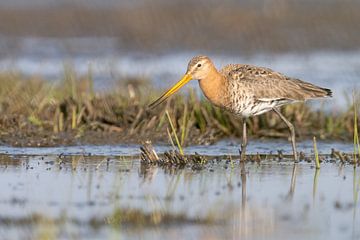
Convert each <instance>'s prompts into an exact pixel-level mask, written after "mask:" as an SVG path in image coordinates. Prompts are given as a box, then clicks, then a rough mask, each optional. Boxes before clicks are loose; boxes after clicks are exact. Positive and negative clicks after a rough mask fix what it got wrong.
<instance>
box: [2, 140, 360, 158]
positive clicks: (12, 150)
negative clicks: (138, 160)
mask: <svg viewBox="0 0 360 240" xmlns="http://www.w3.org/2000/svg"><path fill="white" fill-rule="evenodd" d="M239 146H240V141H239V140H238V139H234V140H232V139H226V140H223V141H219V142H216V143H215V144H213V145H209V146H207V145H193V146H188V147H186V148H185V149H184V151H185V153H186V154H193V153H195V152H197V153H199V154H201V155H206V156H219V155H238V154H239ZM297 147H298V151H301V152H304V153H305V155H308V156H311V155H313V142H312V141H309V140H307V141H301V142H297ZM317 147H318V151H319V153H320V154H324V155H327V154H330V153H331V149H335V150H337V151H341V152H345V153H352V152H353V150H354V146H353V144H352V143H349V142H341V141H321V140H318V141H317ZM155 149H156V151H157V152H158V153H163V152H165V151H167V150H170V149H172V147H171V146H169V145H156V146H155ZM278 151H281V152H282V153H284V154H291V153H292V148H291V144H290V142H288V141H286V140H282V139H279V140H274V139H271V140H251V139H250V140H249V144H248V147H247V153H249V154H257V153H260V154H277V153H278ZM0 154H8V155H60V154H65V155H96V156H134V155H138V154H140V145H137V144H119V145H104V146H101V145H100V146H93V145H82V146H64V147H42V148H36V147H10V146H0Z"/></svg>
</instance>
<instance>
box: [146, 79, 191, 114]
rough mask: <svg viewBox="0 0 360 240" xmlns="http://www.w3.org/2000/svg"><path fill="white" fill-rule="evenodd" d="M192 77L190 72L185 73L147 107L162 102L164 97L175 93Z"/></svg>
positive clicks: (166, 97) (152, 106)
mask: <svg viewBox="0 0 360 240" xmlns="http://www.w3.org/2000/svg"><path fill="white" fill-rule="evenodd" d="M191 79H192V76H191V75H190V74H185V75H184V77H183V78H182V79H181V80H180V81H178V82H177V83H176V84H175V85H174V86H173V87H171V88H170V89H169V90H167V91H166V92H165V93H164V94H163V95H161V97H159V98H158V99H156V100H155V101H154V102H152V103H151V104H150V105H149V107H150V108H154V107H156V106H158V105H159V104H161V103H162V102H164V101H165V100H166V99H168V98H169V97H170V96H171V95H173V94H174V93H176V92H177V91H178V90H179V89H180V88H181V87H182V86H184V85H185V84H187V83H188V82H189V81H190V80H191Z"/></svg>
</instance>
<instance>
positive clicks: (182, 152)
mask: <svg viewBox="0 0 360 240" xmlns="http://www.w3.org/2000/svg"><path fill="white" fill-rule="evenodd" d="M165 114H166V117H167V119H168V122H169V124H170V127H171V131H172V133H173V135H174V138H175V141H176V146H177V147H178V149H179V151H180V154H181V155H184V151H183V149H182V147H181V144H180V141H179V138H178V137H177V134H176V130H175V128H174V124H173V122H172V120H171V117H170V115H169V112H168V111H167V110H166V111H165ZM169 138H170V140H171V135H170V134H169Z"/></svg>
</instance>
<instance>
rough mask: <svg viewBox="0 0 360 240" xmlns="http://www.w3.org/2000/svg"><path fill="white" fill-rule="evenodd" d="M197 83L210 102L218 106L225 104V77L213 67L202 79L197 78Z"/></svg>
mask: <svg viewBox="0 0 360 240" xmlns="http://www.w3.org/2000/svg"><path fill="white" fill-rule="evenodd" d="M199 85H200V88H201V90H202V91H203V93H204V95H205V96H206V98H207V99H209V101H210V102H212V103H213V104H215V105H216V106H220V107H221V106H224V105H226V103H225V102H224V101H226V90H225V89H226V79H225V78H224V76H223V75H222V74H220V73H219V72H218V71H217V70H216V68H215V67H214V68H212V69H211V70H210V71H209V72H208V74H207V75H206V76H205V77H204V78H203V79H199Z"/></svg>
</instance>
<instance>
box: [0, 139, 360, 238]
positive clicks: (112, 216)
mask: <svg viewBox="0 0 360 240" xmlns="http://www.w3.org/2000/svg"><path fill="white" fill-rule="evenodd" d="M287 145H288V143H287V142H285V141H283V142H281V141H280V142H277V143H274V145H272V144H271V142H252V143H251V144H250V146H249V152H250V153H256V152H258V151H260V150H261V152H262V153H264V152H265V153H270V152H271V151H274V150H275V149H278V148H282V149H283V150H284V152H285V153H287V152H290V148H289V147H288V146H287ZM310 146H311V143H310V142H303V143H300V144H299V150H301V151H304V152H305V153H306V155H308V156H309V157H311V156H312V152H311V147H310ZM318 147H319V149H320V152H321V153H324V154H328V151H330V150H331V148H336V149H338V150H340V151H345V152H351V151H352V145H351V144H341V143H326V142H318ZM155 148H156V149H157V151H158V152H159V153H161V152H163V151H165V150H167V149H169V147H166V146H155ZM195 151H196V152H199V153H200V154H203V155H207V156H206V157H207V158H208V159H209V160H210V161H209V163H208V165H207V166H206V168H205V169H203V170H200V171H194V170H192V169H189V168H184V169H182V170H176V171H175V170H174V169H162V168H158V167H150V168H142V167H141V166H140V160H139V148H138V146H136V145H128V146H127V145H121V146H97V147H92V146H83V147H60V148H11V147H1V149H0V152H1V157H0V172H1V174H0V189H1V196H0V236H1V239H41V238H42V239H45V238H44V237H47V238H46V239H57V238H59V239H68V238H73V239H98V238H103V239H110V238H123V239H124V238H125V239H139V238H143V237H145V236H146V238H147V239H165V238H171V239H184V238H186V239H239V238H242V239H263V238H265V237H266V238H267V239H289V238H291V239H304V238H310V239H324V238H327V239H340V238H344V239H345V238H346V239H358V238H359V237H360V231H359V228H357V227H356V226H358V225H359V223H360V220H359V216H358V215H359V214H360V213H359V208H360V207H359V203H358V195H359V188H360V173H359V170H358V169H355V170H354V168H353V166H352V165H343V164H340V163H339V162H338V161H335V162H332V163H329V162H327V163H323V164H322V165H321V169H320V171H315V169H314V164H313V163H305V162H300V163H299V164H297V165H294V164H293V163H292V162H291V160H289V159H282V160H279V159H273V160H266V161H261V162H260V163H247V164H245V165H244V166H240V164H239V162H238V161H237V158H235V157H234V159H233V161H229V159H228V158H227V157H226V156H222V155H229V154H233V155H235V154H236V153H237V143H236V142H232V141H223V142H219V143H218V144H216V145H214V146H203V147H198V146H194V147H190V148H187V149H186V152H187V153H193V152H195ZM217 155H220V156H217ZM294 166H296V167H294ZM129 212H132V213H131V214H130V213H129ZM130 216H133V217H130ZM134 216H135V217H134ZM119 219H120V220H119ZM147 219H149V220H147Z"/></svg>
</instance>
